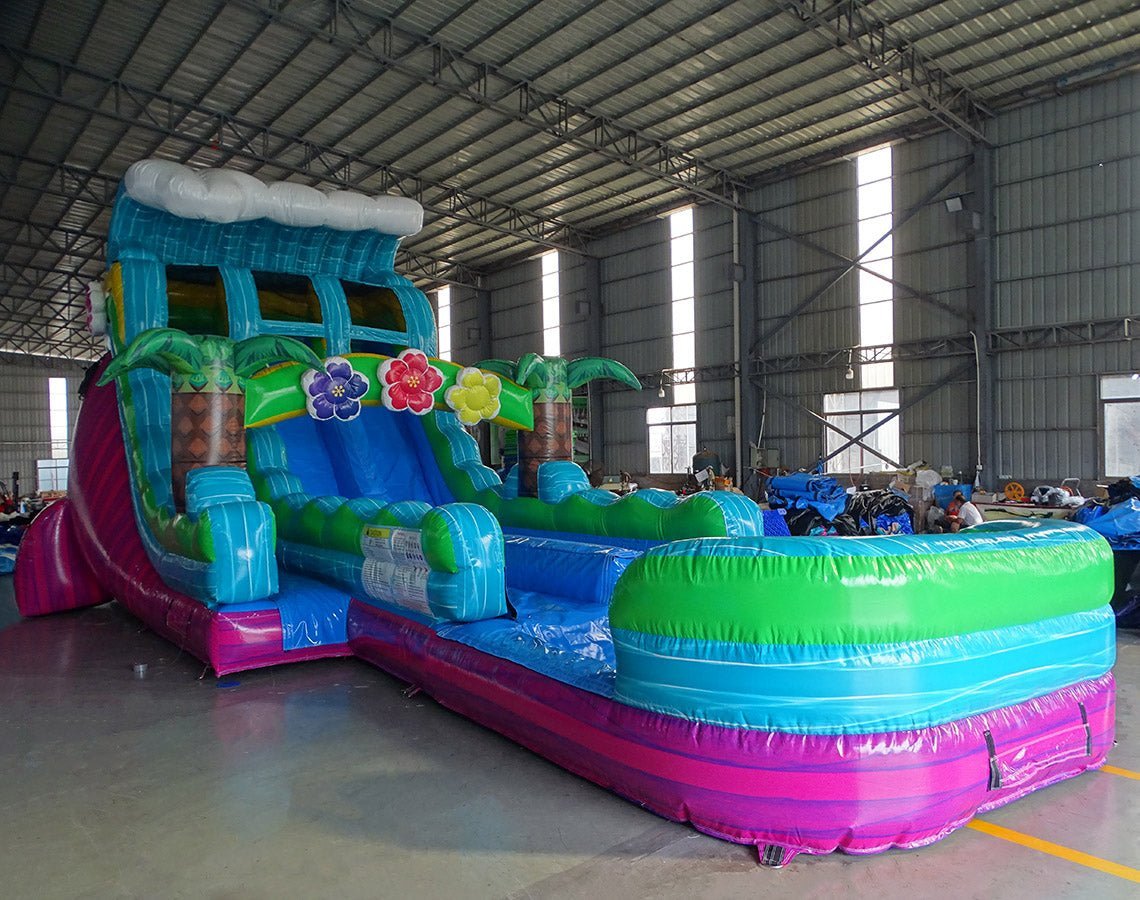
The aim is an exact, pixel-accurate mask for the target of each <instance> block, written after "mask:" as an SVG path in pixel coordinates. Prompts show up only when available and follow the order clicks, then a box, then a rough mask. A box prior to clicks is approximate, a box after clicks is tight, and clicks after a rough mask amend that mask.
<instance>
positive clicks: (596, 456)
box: [582, 256, 606, 465]
mask: <svg viewBox="0 0 1140 900" xmlns="http://www.w3.org/2000/svg"><path fill="white" fill-rule="evenodd" d="M582 263H583V267H584V273H583V279H582V286H583V287H584V288H585V291H586V298H585V302H586V303H587V304H588V305H589V311H588V312H587V313H586V355H587V356H605V353H604V352H603V349H604V348H603V346H602V343H603V336H602V315H603V309H602V264H601V260H599V259H598V258H597V257H595V256H586V257H583V259H582ZM599 387H600V385H597V384H590V385H588V387H587V390H588V391H589V398H590V462H591V464H592V465H597V464H599V463H601V464H603V465H604V463H605V453H606V405H605V392H604V391H602V390H599Z"/></svg>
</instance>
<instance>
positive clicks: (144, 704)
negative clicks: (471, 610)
mask: <svg viewBox="0 0 1140 900" xmlns="http://www.w3.org/2000/svg"><path fill="white" fill-rule="evenodd" d="M11 581H12V580H11V577H9V576H4V577H0V772H2V774H0V896H3V897H5V898H23V897H36V898H40V897H146V898H152V897H164V898H165V897H195V898H198V897H211V898H229V897H234V898H237V897H241V898H257V897H464V898H466V897H582V898H589V900H599V898H602V897H620V898H622V900H634V898H639V897H663V896H683V897H694V898H695V897H701V898H709V897H712V898H716V897H755V896H764V897H796V898H813V897H819V898H827V900H832V898H836V897H840V896H841V897H844V898H850V897H868V898H874V900H889V898H896V897H898V898H907V900H915V898H921V897H939V896H948V897H950V896H952V897H956V898H972V897H977V898H984V900H994V898H1021V897H1025V898H1030V897H1032V898H1065V897H1082V898H1083V897H1096V898H1116V897H1121V898H1123V897H1136V896H1140V885H1137V884H1136V883H1133V882H1130V881H1128V880H1126V879H1125V878H1124V877H1121V876H1120V875H1119V874H1116V875H1114V874H1110V873H1106V872H1104V871H1100V870H1098V869H1096V868H1093V867H1090V866H1089V865H1086V864H1082V863H1081V862H1078V861H1073V860H1072V859H1071V858H1070V859H1066V858H1058V857H1055V856H1050V855H1047V854H1045V853H1042V852H1040V851H1039V850H1035V849H1031V848H1029V847H1027V846H1023V845H1021V844H1018V843H1012V842H1010V841H1007V840H1003V839H1000V838H998V837H994V836H991V835H989V834H983V833H980V832H977V831H974V830H969V829H963V830H961V831H958V832H956V833H955V834H953V835H951V836H950V837H949V838H948V839H946V840H944V841H942V842H940V843H938V844H936V845H934V846H932V847H928V848H925V849H922V850H912V851H895V852H890V853H886V854H883V855H880V856H874V857H849V856H840V855H833V856H829V857H816V858H812V857H805V856H800V857H798V858H797V859H796V860H795V862H794V863H793V864H792V865H791V866H789V867H787V868H785V869H782V870H778V871H773V870H768V869H762V868H760V867H759V866H758V865H757V863H756V854H755V851H754V850H752V849H750V848H747V847H740V846H736V845H733V844H728V843H725V842H722V841H718V840H714V839H712V838H708V837H704V836H702V835H700V834H697V833H696V832H694V831H693V830H692V829H690V828H688V827H686V826H683V825H677V824H673V823H670V822H666V821H663V820H661V819H658V818H656V817H655V816H653V815H651V814H650V813H647V812H645V811H643V810H641V809H639V808H638V807H636V806H634V805H633V804H631V803H628V802H626V801H624V800H621V799H619V798H617V797H615V796H613V795H611V794H609V793H607V792H606V791H604V790H602V789H601V788H598V787H595V786H594V785H592V784H590V783H588V782H586V781H583V780H581V779H579V778H577V777H575V776H573V775H570V774H568V773H566V772H564V771H563V770H561V769H559V768H557V767H555V766H553V765H551V764H549V763H547V762H545V761H544V760H542V759H540V758H538V757H536V756H534V755H533V754H531V753H529V752H528V751H526V750H523V749H522V748H520V747H518V746H516V745H514V744H512V743H511V742H509V741H507V740H505V739H503V738H501V737H499V736H498V735H496V734H494V733H491V732H489V731H486V730H484V729H482V728H480V727H479V726H477V725H474V724H472V723H471V722H468V721H467V720H465V719H463V718H461V717H459V716H457V715H454V714H453V713H450V712H448V711H447V710H444V709H442V708H440V707H439V706H437V705H436V704H435V703H434V702H433V701H432V700H430V699H429V698H426V697H424V696H423V695H418V696H413V697H407V696H405V695H404V693H403V688H404V685H402V684H400V683H399V682H397V681H396V680H394V679H392V678H390V677H388V676H387V675H385V674H383V673H382V672H379V671H377V670H375V669H373V668H371V667H369V666H367V665H365V664H363V663H360V662H357V661H354V660H337V661H324V662H313V663H302V664H298V665H295V666H292V667H281V668H275V669H268V670H262V671H257V672H250V673H245V674H241V675H237V676H233V677H229V678H223V679H220V680H218V679H215V678H214V677H213V676H212V675H205V676H204V673H203V669H202V665H201V663H199V662H197V661H196V660H194V659H192V658H190V657H188V656H186V655H185V654H180V653H179V652H178V650H177V649H176V648H174V647H173V646H172V645H170V644H168V643H167V642H165V641H164V640H162V639H161V638H158V637H156V636H155V635H153V634H151V633H150V632H149V631H147V630H146V629H145V628H144V627H143V626H141V625H140V624H139V623H138V622H137V621H136V620H135V619H133V618H132V617H131V616H130V615H128V614H127V613H126V612H125V611H123V610H122V609H121V608H120V607H119V606H117V605H115V604H111V605H107V606H103V607H99V608H96V609H90V610H85V611H81V612H77V613H68V614H63V615H57V616H51V617H48V618H43V619H35V620H21V619H20V618H19V616H18V615H17V614H16V612H15V607H14V604H13V600H12V585H11ZM1119 651H1120V652H1119V663H1118V665H1117V670H1116V672H1117V678H1118V680H1119V682H1120V693H1119V696H1118V705H1119V713H1118V726H1117V740H1118V746H1117V748H1116V750H1115V752H1114V753H1113V754H1112V756H1111V757H1110V759H1109V762H1110V764H1112V765H1113V766H1114V767H1116V768H1117V769H1119V770H1121V773H1107V772H1096V773H1089V774H1087V775H1085V776H1083V777H1081V778H1078V779H1075V780H1073V781H1069V782H1066V783H1064V784H1061V785H1058V786H1056V787H1053V788H1049V789H1047V790H1045V791H1042V792H1038V793H1037V794H1034V795H1033V796H1031V797H1028V798H1026V799H1025V800H1022V801H1021V802H1019V803H1016V804H1013V805H1012V806H1009V807H1006V808H1004V809H1002V810H999V811H998V812H996V813H991V814H988V815H987V816H985V817H984V819H985V820H986V821H988V822H992V823H996V824H998V825H1002V826H1004V827H1005V828H1008V829H1013V830H1014V831H1016V832H1018V833H1019V834H1022V835H1027V836H1030V837H1032V838H1038V839H1042V840H1045V841H1049V842H1052V843H1053V844H1056V845H1060V846H1061V847H1062V848H1067V849H1068V850H1070V851H1077V852H1083V853H1086V854H1091V855H1092V856H1095V857H1098V858H1100V859H1103V860H1107V861H1110V862H1115V863H1119V864H1123V865H1126V866H1131V867H1133V868H1140V837H1138V835H1140V780H1137V779H1136V778H1130V777H1128V775H1127V774H1123V773H1127V772H1129V771H1131V772H1137V771H1140V743H1138V742H1140V734H1138V730H1137V719H1138V716H1140V713H1138V711H1137V701H1138V700H1140V636H1137V635H1136V633H1121V635H1120V638H1119ZM136 664H142V665H145V666H146V667H147V668H146V672H145V674H144V675H143V676H142V677H138V676H136V674H135V671H134V667H135V665H136Z"/></svg>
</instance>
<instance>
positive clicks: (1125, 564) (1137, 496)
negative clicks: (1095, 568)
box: [1073, 475, 1140, 628]
mask: <svg viewBox="0 0 1140 900" xmlns="http://www.w3.org/2000/svg"><path fill="white" fill-rule="evenodd" d="M1073 519H1074V520H1075V521H1077V522H1080V523H1081V524H1082V525H1087V526H1088V527H1089V528H1091V529H1093V530H1094V531H1097V532H1099V533H1100V534H1102V535H1104V538H1105V540H1107V541H1108V543H1109V546H1110V547H1112V555H1113V558H1114V561H1115V564H1116V586H1115V592H1114V593H1113V596H1112V609H1113V611H1114V612H1115V613H1116V624H1117V625H1119V626H1120V627H1121V628H1140V475H1133V476H1132V477H1131V478H1123V479H1121V480H1120V481H1117V482H1114V483H1113V484H1111V485H1109V487H1108V500H1107V501H1104V500H1095V501H1094V500H1090V501H1089V502H1088V503H1086V504H1085V505H1084V506H1082V507H1081V508H1080V509H1078V510H1077V511H1076V512H1075V513H1074V514H1073Z"/></svg>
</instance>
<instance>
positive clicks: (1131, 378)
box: [1097, 372, 1140, 479]
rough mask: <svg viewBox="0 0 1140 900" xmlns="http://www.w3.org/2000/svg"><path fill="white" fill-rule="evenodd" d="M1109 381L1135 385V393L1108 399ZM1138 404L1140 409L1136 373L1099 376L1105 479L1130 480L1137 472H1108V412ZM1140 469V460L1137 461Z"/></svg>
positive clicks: (1099, 427) (1099, 428)
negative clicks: (1106, 383)
mask: <svg viewBox="0 0 1140 900" xmlns="http://www.w3.org/2000/svg"><path fill="white" fill-rule="evenodd" d="M1109 379H1119V380H1120V381H1122V382H1131V383H1133V384H1135V393H1134V394H1133V395H1132V396H1128V397H1106V396H1105V382H1106V381H1108V380H1109ZM1128 404H1136V405H1137V407H1140V378H1138V377H1137V373H1135V372H1114V373H1109V374H1103V375H1098V376H1097V443H1098V444H1099V447H1098V450H1099V454H1098V455H1099V456H1100V459H1099V463H1100V470H1101V474H1102V475H1103V477H1104V478H1105V479H1109V478H1128V477H1130V476H1132V475H1135V474H1137V473H1136V472H1123V473H1119V474H1118V473H1115V472H1110V471H1108V422H1107V415H1106V413H1107V411H1108V407H1109V406H1116V405H1128ZM1137 465H1138V468H1140V459H1138V461H1137Z"/></svg>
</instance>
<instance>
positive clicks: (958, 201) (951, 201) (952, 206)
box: [943, 197, 962, 213]
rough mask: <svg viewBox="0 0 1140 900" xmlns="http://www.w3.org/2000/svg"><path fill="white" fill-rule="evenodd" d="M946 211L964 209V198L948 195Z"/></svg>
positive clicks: (953, 211)
mask: <svg viewBox="0 0 1140 900" xmlns="http://www.w3.org/2000/svg"><path fill="white" fill-rule="evenodd" d="M943 202H945V204H946V212H952V213H955V212H961V211H962V198H961V197H947V198H946V200H945V201H943Z"/></svg>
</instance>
